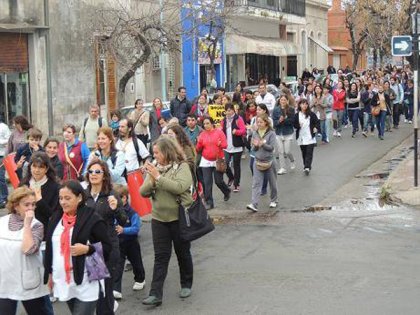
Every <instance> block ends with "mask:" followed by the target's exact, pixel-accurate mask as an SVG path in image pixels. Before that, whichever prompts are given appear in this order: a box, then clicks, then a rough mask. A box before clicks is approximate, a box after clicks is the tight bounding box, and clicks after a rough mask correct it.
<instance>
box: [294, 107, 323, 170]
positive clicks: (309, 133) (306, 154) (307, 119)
mask: <svg viewBox="0 0 420 315" xmlns="http://www.w3.org/2000/svg"><path fill="white" fill-rule="evenodd" d="M298 109H299V111H298V112H297V113H296V114H295V120H294V127H295V129H296V139H297V143H298V145H299V146H300V150H301V151H302V160H303V167H304V169H303V171H304V173H305V175H309V173H310V171H311V169H312V159H313V153H314V147H315V144H316V134H317V132H318V130H319V129H320V127H319V119H318V117H316V115H315V114H314V113H313V112H312V111H311V110H310V109H309V104H308V101H307V100H306V99H301V100H300V101H299V104H298Z"/></svg>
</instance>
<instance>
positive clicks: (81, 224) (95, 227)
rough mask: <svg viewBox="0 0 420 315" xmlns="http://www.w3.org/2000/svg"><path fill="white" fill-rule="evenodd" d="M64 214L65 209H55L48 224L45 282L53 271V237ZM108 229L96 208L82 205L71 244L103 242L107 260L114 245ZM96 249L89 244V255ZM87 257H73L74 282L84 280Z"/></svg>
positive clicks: (78, 212) (78, 283)
mask: <svg viewBox="0 0 420 315" xmlns="http://www.w3.org/2000/svg"><path fill="white" fill-rule="evenodd" d="M62 216H63V211H62V210H61V209H59V210H57V211H55V212H54V214H53V216H52V217H51V220H50V222H49V225H48V230H47V233H46V244H47V246H46V250H45V259H44V267H45V273H44V283H47V282H48V276H49V274H50V273H52V262H53V251H52V242H51V238H52V235H53V233H54V230H55V228H56V227H57V224H61V218H62ZM106 229H107V228H106V224H105V222H104V220H103V219H102V218H101V217H100V216H99V215H98V214H97V213H95V210H94V209H92V208H89V207H86V206H82V207H80V208H79V209H78V210H77V218H76V224H75V225H74V228H73V233H72V237H71V245H74V244H76V243H81V244H87V242H88V241H89V242H90V244H94V243H97V242H101V243H102V248H103V253H104V258H105V261H107V260H108V257H109V253H110V252H111V248H112V245H111V242H110V240H109V237H108V233H107V232H106ZM94 251H95V248H94V247H93V246H89V252H88V253H87V255H92V253H93V252H94ZM85 258H86V255H81V256H73V257H72V264H73V276H74V282H75V283H76V284H77V285H80V284H81V283H82V281H83V274H84V271H85ZM63 268H64V265H63Z"/></svg>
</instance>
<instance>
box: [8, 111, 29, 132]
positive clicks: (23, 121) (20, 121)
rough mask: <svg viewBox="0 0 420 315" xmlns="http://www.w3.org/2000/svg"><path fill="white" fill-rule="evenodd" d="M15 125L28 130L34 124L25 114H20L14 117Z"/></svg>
mask: <svg viewBox="0 0 420 315" xmlns="http://www.w3.org/2000/svg"><path fill="white" fill-rule="evenodd" d="M13 122H14V123H15V125H16V124H17V125H20V126H21V127H22V129H23V130H25V131H28V130H29V129H31V128H32V127H33V126H32V125H31V124H30V123H29V121H28V119H27V118H26V117H25V116H22V115H19V116H16V117H15V118H13Z"/></svg>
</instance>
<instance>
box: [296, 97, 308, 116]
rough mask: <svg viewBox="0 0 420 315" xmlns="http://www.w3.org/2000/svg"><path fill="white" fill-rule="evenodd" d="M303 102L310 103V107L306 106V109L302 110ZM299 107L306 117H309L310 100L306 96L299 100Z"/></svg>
mask: <svg viewBox="0 0 420 315" xmlns="http://www.w3.org/2000/svg"><path fill="white" fill-rule="evenodd" d="M302 104H306V105H308V108H306V111H305V112H303V111H302ZM298 109H299V111H300V112H302V113H304V114H305V117H306V118H308V116H309V114H310V113H311V109H310V108H309V102H308V100H307V99H306V98H302V99H301V100H300V101H299V103H298Z"/></svg>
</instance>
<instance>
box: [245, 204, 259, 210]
mask: <svg viewBox="0 0 420 315" xmlns="http://www.w3.org/2000/svg"><path fill="white" fill-rule="evenodd" d="M246 208H247V209H248V210H251V211H254V212H258V209H257V207H255V206H254V205H253V204H252V203H250V204H249V205H247V206H246Z"/></svg>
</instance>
